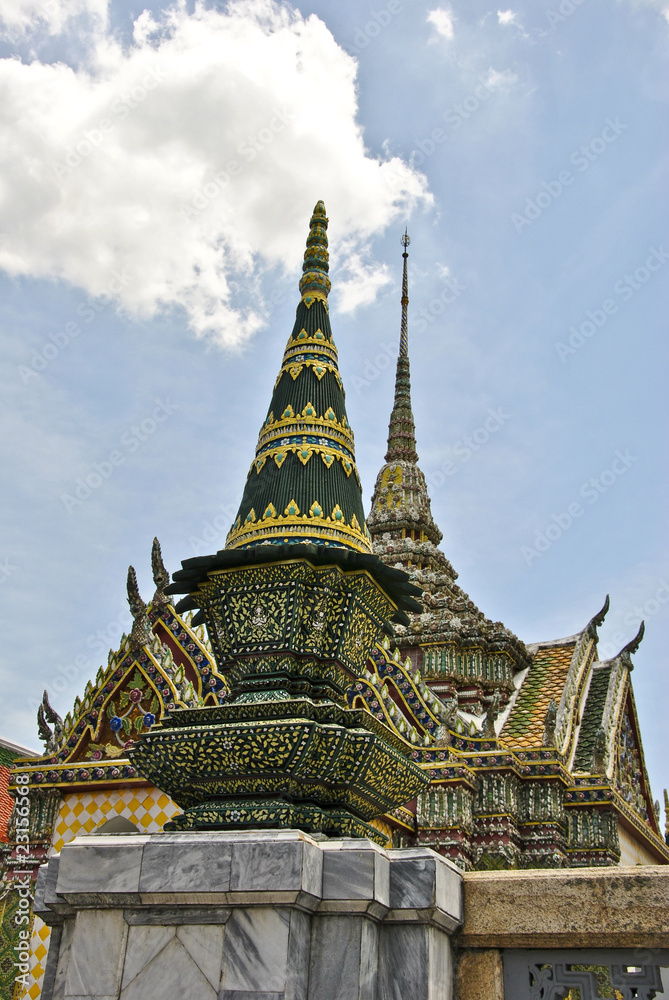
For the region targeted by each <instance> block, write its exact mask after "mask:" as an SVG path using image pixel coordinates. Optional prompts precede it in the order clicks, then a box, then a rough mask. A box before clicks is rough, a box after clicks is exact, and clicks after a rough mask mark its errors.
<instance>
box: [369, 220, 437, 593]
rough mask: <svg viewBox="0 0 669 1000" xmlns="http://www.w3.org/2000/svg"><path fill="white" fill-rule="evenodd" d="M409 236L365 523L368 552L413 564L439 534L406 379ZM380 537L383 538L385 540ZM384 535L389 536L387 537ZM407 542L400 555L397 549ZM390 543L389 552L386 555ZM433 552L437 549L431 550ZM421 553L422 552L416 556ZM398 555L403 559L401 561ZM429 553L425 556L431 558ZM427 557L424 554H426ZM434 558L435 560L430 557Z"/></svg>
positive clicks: (404, 240)
mask: <svg viewBox="0 0 669 1000" xmlns="http://www.w3.org/2000/svg"><path fill="white" fill-rule="evenodd" d="M410 242H411V240H410V239H409V234H408V232H407V231H406V229H405V231H404V234H403V235H402V238H401V240H400V243H401V244H402V248H403V253H402V258H403V268H402V321H401V324H400V348H399V355H398V358H397V374H396V376H395V401H394V403H393V409H392V413H391V414H390V424H389V426H388V451H387V452H386V458H385V465H383V466H382V468H381V470H380V472H379V474H378V476H377V477H376V485H375V487H374V495H373V496H372V509H371V511H370V514H369V517H368V518H367V527H368V529H369V531H370V533H371V535H372V539H373V541H374V551H375V552H377V554H379V555H381V558H384V557H387V558H391V559H392V560H393V564H394V562H398V561H404V562H405V565H408V564H409V563H411V564H415V563H416V562H420V561H421V560H422V558H423V555H424V554H425V553H423V550H422V549H417V548H416V547H415V543H416V542H418V543H424V542H429V543H430V544H431V545H432V546H437V545H438V544H439V542H440V541H441V532H440V531H439V528H438V527H437V525H436V524H435V523H434V519H433V517H432V511H431V510H430V497H429V496H428V492H427V485H426V483H425V476H424V475H423V473H422V472H421V470H420V469H419V468H418V455H417V454H416V428H415V426H414V419H413V412H412V410H411V377H410V372H409V323H408V319H407V311H408V308H409V278H408V274H407V260H408V257H409V254H408V250H407V248H408V246H409V244H410ZM384 536H388V538H385V537H384ZM389 539H390V540H389ZM398 545H399V546H400V548H402V547H403V546H404V547H405V548H406V546H409V548H410V549H411V551H409V550H408V549H407V551H406V552H404V550H402V553H400V552H399V550H398ZM388 546H390V549H392V553H391V554H390V555H388V553H387V549H388ZM434 552H437V550H436V549H434ZM421 553H422V554H421ZM403 556H405V557H406V558H404V559H403ZM433 556H434V553H433V554H432V556H430V558H433ZM426 558H427V557H426ZM434 558H437V557H436V556H434ZM438 558H439V559H440V560H441V561H442V562H443V563H444V564H445V565H447V568H448V572H449V573H451V574H452V575H453V578H455V572H454V570H453V568H452V567H451V566H450V564H447V563H446V560H445V559H444V557H443V555H441V554H439V555H438Z"/></svg>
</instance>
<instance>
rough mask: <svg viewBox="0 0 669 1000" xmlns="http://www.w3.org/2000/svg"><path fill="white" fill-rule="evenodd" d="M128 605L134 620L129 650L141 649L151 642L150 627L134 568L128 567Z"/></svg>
mask: <svg viewBox="0 0 669 1000" xmlns="http://www.w3.org/2000/svg"><path fill="white" fill-rule="evenodd" d="M128 605H129V606H130V614H131V615H132V617H133V619H134V621H133V623H132V631H131V632H130V648H131V649H141V648H142V646H145V645H146V643H147V642H150V641H151V625H150V623H149V618H148V615H147V613H146V604H145V603H144V601H143V600H142V598H141V595H140V593H139V587H138V586H137V574H136V573H135V568H134V566H129V567H128Z"/></svg>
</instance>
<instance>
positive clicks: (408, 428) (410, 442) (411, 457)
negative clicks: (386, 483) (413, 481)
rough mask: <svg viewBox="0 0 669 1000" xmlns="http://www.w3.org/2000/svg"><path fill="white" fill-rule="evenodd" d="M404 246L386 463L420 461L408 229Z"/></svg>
mask: <svg viewBox="0 0 669 1000" xmlns="http://www.w3.org/2000/svg"><path fill="white" fill-rule="evenodd" d="M400 242H401V244H402V246H403V247H404V252H403V253H402V257H403V259H404V262H403V269H402V300H401V301H402V321H401V324H400V349H399V355H398V358H397V372H396V375H395V403H394V406H393V411H392V413H391V414H390V424H389V426H388V451H387V453H386V462H394V461H396V460H398V459H403V460H404V461H405V462H417V461H418V455H417V453H416V428H415V425H414V419H413V412H412V409H411V372H410V369H409V322H408V317H407V312H408V308H409V279H408V274H407V260H408V257H409V254H408V252H407V247H408V246H409V244H410V243H411V239H410V237H409V234H408V232H407V231H406V229H405V231H404V235H403V236H402V238H401V240H400Z"/></svg>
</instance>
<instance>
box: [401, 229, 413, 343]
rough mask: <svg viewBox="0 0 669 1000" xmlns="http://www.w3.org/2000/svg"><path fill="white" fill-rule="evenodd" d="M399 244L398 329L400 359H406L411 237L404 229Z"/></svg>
mask: <svg viewBox="0 0 669 1000" xmlns="http://www.w3.org/2000/svg"><path fill="white" fill-rule="evenodd" d="M400 243H401V244H402V246H403V247H404V253H403V254H402V257H403V258H404V269H403V273H402V325H401V327H400V357H402V358H407V357H408V356H409V323H408V319H407V310H408V308H409V279H408V277H407V258H408V256H409V254H408V253H407V247H408V246H409V244H410V243H411V237H410V236H409V233H408V232H407V230H406V229H405V230H404V236H402V238H401V240H400Z"/></svg>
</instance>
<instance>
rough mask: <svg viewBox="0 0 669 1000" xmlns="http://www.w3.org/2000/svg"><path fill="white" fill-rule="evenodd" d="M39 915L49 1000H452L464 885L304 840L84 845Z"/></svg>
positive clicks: (421, 854) (106, 839)
mask: <svg viewBox="0 0 669 1000" xmlns="http://www.w3.org/2000/svg"><path fill="white" fill-rule="evenodd" d="M35 909H36V912H38V913H39V914H40V916H42V917H43V919H44V920H45V921H46V922H47V923H48V924H50V925H51V926H52V927H53V928H54V933H53V934H52V942H53V943H52V946H51V948H50V951H49V958H48V963H47V972H46V976H45V984H44V990H43V993H42V1000H186V998H187V1000H451V997H452V979H453V972H452V962H451V944H450V937H451V935H452V934H453V932H454V931H455V930H456V929H457V928H458V927H459V926H460V924H461V923H462V876H461V874H460V872H459V871H458V869H457V868H455V867H454V866H453V865H451V864H450V863H449V862H448V861H446V860H444V859H443V858H442V857H440V856H439V855H437V854H435V853H434V852H433V851H431V850H429V849H416V850H398V851H384V850H382V849H381V848H380V847H377V846H376V845H375V844H373V843H371V842H370V841H366V840H338V841H334V840H321V841H315V840H313V839H312V838H311V837H309V836H308V835H307V834H303V833H301V832H300V831H297V830H289V831H267V832H264V831H249V832H243V833H232V832H231V833H226V832H216V833H181V834H180V833H172V834H152V835H142V834H136V835H128V834H123V835H110V836H94V837H78V838H76V839H75V840H74V841H72V842H71V843H69V844H67V845H66V846H65V847H64V848H63V850H62V852H61V854H60V855H59V856H58V857H55V858H52V859H51V860H50V861H49V864H48V866H45V867H44V868H43V869H42V871H41V872H40V877H39V881H38V887H37V892H36V899H35Z"/></svg>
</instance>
